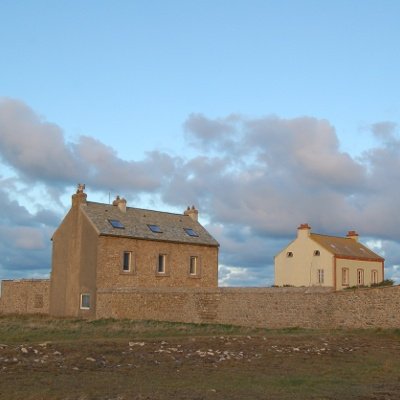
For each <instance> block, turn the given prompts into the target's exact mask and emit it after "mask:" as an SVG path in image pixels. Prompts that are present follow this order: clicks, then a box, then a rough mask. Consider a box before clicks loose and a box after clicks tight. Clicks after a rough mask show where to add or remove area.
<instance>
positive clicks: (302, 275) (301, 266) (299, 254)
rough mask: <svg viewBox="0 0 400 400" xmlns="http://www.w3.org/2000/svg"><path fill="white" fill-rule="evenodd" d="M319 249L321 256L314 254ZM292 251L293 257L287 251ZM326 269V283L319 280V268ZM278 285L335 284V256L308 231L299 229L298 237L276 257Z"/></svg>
mask: <svg viewBox="0 0 400 400" xmlns="http://www.w3.org/2000/svg"><path fill="white" fill-rule="evenodd" d="M316 250H318V251H319V252H320V255H319V256H316V255H314V252H315V251H316ZM288 252H292V253H293V257H288V256H287V253H288ZM319 269H323V270H324V283H323V284H321V283H319V282H318V270H319ZM275 285H276V286H284V285H291V286H333V285H334V275H333V257H332V254H331V253H329V252H328V251H327V250H325V249H324V248H323V247H322V246H320V245H319V244H318V243H316V242H315V241H313V240H312V239H311V238H310V237H309V235H308V231H307V230H304V231H299V234H298V237H297V238H296V239H295V240H294V241H293V242H291V243H290V244H289V245H288V246H287V247H286V248H285V249H284V250H282V251H281V252H280V253H279V254H278V255H277V256H276V257H275Z"/></svg>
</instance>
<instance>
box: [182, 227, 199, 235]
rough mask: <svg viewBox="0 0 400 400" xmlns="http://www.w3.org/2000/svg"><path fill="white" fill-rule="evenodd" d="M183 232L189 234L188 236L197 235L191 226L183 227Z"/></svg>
mask: <svg viewBox="0 0 400 400" xmlns="http://www.w3.org/2000/svg"><path fill="white" fill-rule="evenodd" d="M184 229H185V232H186V233H187V234H188V235H189V236H193V237H199V235H198V233H197V232H196V231H194V230H193V229H191V228H184Z"/></svg>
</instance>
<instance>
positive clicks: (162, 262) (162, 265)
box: [157, 254, 167, 274]
mask: <svg viewBox="0 0 400 400" xmlns="http://www.w3.org/2000/svg"><path fill="white" fill-rule="evenodd" d="M166 263H167V256H166V254H159V255H158V264H157V273H158V274H165V269H166Z"/></svg>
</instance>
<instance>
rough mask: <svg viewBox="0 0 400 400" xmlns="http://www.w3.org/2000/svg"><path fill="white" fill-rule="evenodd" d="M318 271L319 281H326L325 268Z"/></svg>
mask: <svg viewBox="0 0 400 400" xmlns="http://www.w3.org/2000/svg"><path fill="white" fill-rule="evenodd" d="M317 272H318V283H324V270H323V269H319V270H318V271H317Z"/></svg>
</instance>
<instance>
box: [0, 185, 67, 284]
mask: <svg viewBox="0 0 400 400" xmlns="http://www.w3.org/2000/svg"><path fill="white" fill-rule="evenodd" d="M0 209H1V210H2V212H1V214H0V215H1V217H0V254H1V260H0V279H1V278H18V277H26V278H29V277H34V276H46V275H47V276H48V274H49V272H50V250H51V241H50V238H51V235H52V233H53V231H54V230H55V229H56V227H57V225H58V224H59V222H60V220H61V216H56V215H55V214H54V213H52V212H51V211H43V210H41V211H39V212H37V213H36V214H35V213H30V212H29V211H28V210H27V209H26V208H25V207H23V206H20V205H18V204H17V202H16V201H15V200H10V198H9V196H8V194H7V193H6V192H5V191H4V190H2V189H1V190H0Z"/></svg>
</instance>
